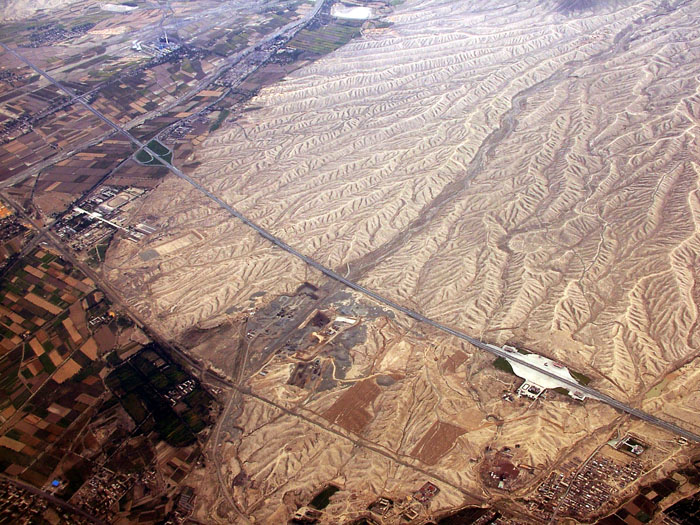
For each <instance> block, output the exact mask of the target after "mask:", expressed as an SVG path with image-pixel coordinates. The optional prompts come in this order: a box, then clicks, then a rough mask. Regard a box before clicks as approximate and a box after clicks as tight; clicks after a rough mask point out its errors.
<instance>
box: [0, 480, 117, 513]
mask: <svg viewBox="0 0 700 525" xmlns="http://www.w3.org/2000/svg"><path fill="white" fill-rule="evenodd" d="M0 478H1V479H4V480H5V481H9V482H10V483H14V484H15V485H17V486H19V487H22V488H23V489H24V490H26V491H27V492H31V493H32V494H36V495H37V496H41V497H43V498H46V499H47V500H49V501H50V502H51V503H53V504H55V505H58V506H59V507H63V508H64V509H66V510H69V511H70V512H73V513H75V514H78V515H80V516H82V517H83V518H86V519H88V520H90V521H91V522H93V523H95V524H97V525H107V524H106V523H105V522H104V521H102V520H101V519H99V518H96V517H95V516H93V515H92V514H89V513H87V512H85V511H84V510H83V509H81V508H79V507H76V506H75V505H71V504H70V503H68V502H66V501H63V500H62V499H60V498H57V497H56V496H54V495H53V494H51V493H50V492H46V491H44V490H41V489H38V488H36V487H35V486H34V485H30V484H28V483H24V482H22V481H18V480H16V479H14V478H11V477H8V476H5V475H4V474H0Z"/></svg>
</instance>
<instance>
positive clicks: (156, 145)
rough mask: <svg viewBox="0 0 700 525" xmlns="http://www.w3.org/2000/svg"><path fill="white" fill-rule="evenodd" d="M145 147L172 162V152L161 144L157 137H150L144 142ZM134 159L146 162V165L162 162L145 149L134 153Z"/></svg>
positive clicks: (157, 164) (156, 164) (155, 164)
mask: <svg viewBox="0 0 700 525" xmlns="http://www.w3.org/2000/svg"><path fill="white" fill-rule="evenodd" d="M146 147H147V148H148V149H150V150H151V151H153V153H155V154H156V155H157V157H159V158H161V159H164V160H165V161H166V162H172V160H173V152H172V151H170V149H169V148H168V147H166V146H164V145H163V144H161V143H160V142H159V141H158V140H157V139H152V140H151V141H150V142H149V143H148V144H146ZM136 160H137V161H139V162H140V163H141V164H146V165H147V166H159V165H161V164H162V162H161V161H160V160H158V158H154V157H153V155H151V154H150V153H149V152H148V151H146V150H145V149H141V150H139V152H138V153H137V154H136Z"/></svg>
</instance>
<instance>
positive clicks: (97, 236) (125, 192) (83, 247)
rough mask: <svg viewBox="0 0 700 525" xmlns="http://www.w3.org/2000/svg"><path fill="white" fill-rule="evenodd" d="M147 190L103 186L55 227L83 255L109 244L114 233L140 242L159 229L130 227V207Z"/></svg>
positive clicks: (140, 225)
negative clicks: (118, 232) (127, 210)
mask: <svg viewBox="0 0 700 525" xmlns="http://www.w3.org/2000/svg"><path fill="white" fill-rule="evenodd" d="M144 193H145V191H144V190H142V189H140V188H135V187H129V188H118V187H113V186H101V187H100V188H99V189H98V190H97V191H95V192H94V193H93V194H91V195H90V196H89V197H88V198H87V199H85V200H84V201H83V202H81V203H80V206H76V207H74V208H73V209H72V210H71V211H69V212H68V213H66V214H65V215H64V216H63V217H61V218H60V219H59V220H58V221H57V222H56V224H55V226H54V228H55V229H56V231H57V232H58V235H59V236H60V237H61V238H63V239H65V240H67V241H68V242H69V244H70V245H71V247H72V248H73V249H74V250H76V251H79V252H84V251H87V250H90V249H91V248H94V247H96V246H98V245H100V244H103V243H106V242H107V241H108V239H109V238H110V237H111V236H112V235H113V234H114V232H115V231H117V230H121V231H123V232H124V233H125V234H126V236H127V238H128V239H129V240H131V241H133V242H138V241H139V240H140V239H142V238H143V237H144V236H146V235H150V234H151V233H153V232H155V231H156V229H155V228H154V227H153V226H150V225H148V224H141V223H139V224H136V225H127V221H128V213H126V212H125V207H126V205H127V204H129V203H130V202H132V201H133V200H135V199H138V198H139V197H141V196H143V194H144Z"/></svg>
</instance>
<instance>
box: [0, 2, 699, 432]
mask: <svg viewBox="0 0 700 525" xmlns="http://www.w3.org/2000/svg"><path fill="white" fill-rule="evenodd" d="M323 3H324V0H317V1H316V7H315V9H314V11H312V13H313V14H312V13H310V14H309V15H311V16H309V15H307V17H305V20H306V21H308V20H310V18H311V17H312V16H315V13H318V11H319V10H320V9H321V7H322V6H323ZM297 24H299V23H297ZM285 27H287V26H285ZM297 27H300V26H299V25H295V26H294V28H297ZM283 29H284V28H283ZM280 31H281V30H280ZM0 46H2V48H3V49H5V51H7V52H8V53H10V54H12V55H14V56H15V57H16V58H17V59H18V60H20V61H22V62H24V63H25V64H27V65H28V66H29V67H30V68H32V69H33V70H34V71H35V72H36V73H38V74H39V75H42V76H43V77H44V78H46V79H47V80H48V81H49V82H51V83H52V84H54V85H55V86H57V87H58V88H59V89H61V90H62V91H64V92H65V93H66V94H68V95H70V96H71V97H73V96H74V93H73V92H72V91H71V90H70V89H68V88H66V87H65V86H63V85H62V84H61V83H60V82H58V81H57V80H56V79H55V78H53V77H51V76H50V75H49V74H48V73H46V72H45V71H43V70H41V69H39V68H38V67H37V66H35V65H34V64H33V63H32V62H30V61H29V60H27V59H26V58H24V57H23V56H22V55H20V54H19V53H17V52H16V51H15V50H14V49H12V48H10V47H8V46H7V45H6V44H4V43H2V42H0ZM76 100H77V101H78V102H79V103H80V104H82V105H83V106H85V108H86V109H88V110H89V111H90V112H92V113H93V114H94V115H95V116H97V117H98V118H99V119H100V120H102V121H103V122H105V123H106V124H108V125H109V126H110V127H112V128H113V129H114V130H115V131H117V132H118V133H120V134H122V135H123V136H125V137H126V138H127V139H128V140H129V141H131V142H132V143H133V144H134V145H136V146H137V147H138V148H143V149H145V150H146V151H147V152H148V153H150V154H151V155H153V157H154V158H156V157H158V154H157V153H156V152H154V151H153V150H151V149H150V148H148V147H147V146H146V145H145V144H144V143H142V142H141V141H140V140H138V139H137V138H135V137H134V136H133V135H132V134H131V133H129V132H128V131H127V130H125V129H123V128H122V127H121V126H119V125H118V124H116V123H115V122H113V121H112V120H111V119H109V118H108V117H106V116H105V115H104V114H102V113H101V112H100V111H98V110H96V109H95V108H93V107H92V106H91V105H90V104H88V103H87V102H86V101H85V100H83V99H81V98H77V99H76ZM158 158H159V157H158ZM160 160H161V162H162V163H163V164H164V165H165V166H166V167H167V168H168V169H169V170H170V171H171V172H172V173H173V174H174V175H176V176H177V177H179V178H181V179H182V180H184V181H186V182H187V183H189V184H190V185H191V186H192V187H193V188H195V189H196V190H197V191H199V192H200V193H202V194H203V195H205V196H206V197H207V198H208V199H209V200H211V201H212V202H214V203H216V204H217V205H219V206H220V207H221V208H223V209H224V210H226V211H227V212H228V213H229V214H231V215H232V216H233V217H235V218H237V219H238V220H240V221H241V222H242V223H243V224H245V225H246V226H248V227H249V228H251V229H252V230H254V231H255V232H257V233H258V234H259V235H260V236H261V237H263V238H264V239H266V240H267V241H269V242H270V243H272V244H273V245H275V246H277V247H278V248H281V249H282V250H284V251H286V252H287V253H289V254H291V255H293V256H294V257H297V258H298V259H300V260H302V261H303V262H304V263H305V264H307V265H308V266H310V267H312V268H315V269H316V270H318V271H319V272H321V273H322V274H324V275H326V276H327V277H329V278H331V279H333V280H335V281H337V282H339V283H342V284H344V285H345V286H347V287H348V288H351V289H353V290H355V291H357V292H360V293H361V294H363V295H365V296H367V297H369V298H371V299H373V300H374V301H376V302H378V303H380V304H383V305H386V306H388V307H390V308H392V309H394V310H397V311H399V312H402V313H403V314H405V315H407V316H408V317H410V318H411V319H414V320H416V321H418V322H420V323H423V324H426V325H429V326H432V327H433V328H436V329H437V330H440V331H441V332H444V333H446V334H449V335H452V336H454V337H457V338H459V339H461V340H463V341H466V342H468V343H470V344H471V345H473V346H475V347H477V348H480V349H481V350H484V351H486V352H488V353H490V354H492V355H494V356H497V357H503V358H507V359H509V360H510V361H513V362H516V363H518V364H520V365H522V366H525V367H528V368H530V369H532V370H536V371H538V372H540V373H542V374H544V375H546V376H549V377H552V378H554V379H556V380H557V381H559V382H560V383H562V384H563V385H566V386H567V387H570V388H571V389H576V390H579V391H581V392H583V393H584V394H586V395H587V396H588V397H591V398H594V399H597V400H599V401H601V402H603V403H606V404H608V405H610V406H612V407H613V408H615V409H617V410H619V411H621V412H625V413H627V414H630V415H632V416H634V417H637V418H639V419H641V420H643V421H647V422H648V423H651V424H652V425H655V426H657V427H659V428H662V429H664V430H667V431H669V432H672V433H674V434H676V435H678V436H682V437H684V438H686V439H688V440H690V441H695V442H698V443H700V435H698V434H695V433H693V432H691V431H689V430H686V429H683V428H681V427H679V426H678V425H676V424H674V423H671V422H669V421H665V420H662V419H660V418H658V417H656V416H653V415H651V414H648V413H646V412H644V411H643V410H640V409H638V408H634V407H632V406H629V405H627V404H625V403H623V402H621V401H618V400H617V399H614V398H612V397H610V396H608V395H606V394H603V393H601V392H598V391H597V390H595V389H594V388H591V387H588V386H583V385H580V384H578V383H576V382H574V381H569V380H566V379H564V378H562V377H560V376H558V375H556V374H553V373H552V372H550V371H549V370H547V369H544V368H539V367H537V366H535V365H533V364H531V363H529V362H527V361H524V360H522V359H519V358H518V357H517V356H514V355H513V354H512V353H510V352H506V351H504V350H502V349H501V348H499V347H497V346H494V345H491V344H488V343H485V342H483V341H481V340H479V339H476V338H475V337H472V336H470V335H468V334H466V333H464V332H462V331H460V330H457V329H455V328H451V327H449V326H447V325H444V324H442V323H440V322H438V321H435V320H433V319H430V318H428V317H425V316H424V315H422V314H421V313H419V312H416V311H415V310H411V309H410V308H407V307H405V306H402V305H400V304H398V303H396V302H394V301H392V300H391V299H388V298H386V297H384V296H382V295H380V294H379V293H377V292H375V291H373V290H370V289H368V288H365V287H364V286H362V285H360V284H358V283H356V282H354V281H351V280H349V279H347V278H345V277H343V276H342V275H341V274H339V273H337V272H335V271H333V270H332V269H330V268H328V267H326V266H324V265H323V264H321V263H319V262H318V261H316V260H314V259H312V258H311V257H309V256H307V255H304V254H303V253H301V252H299V251H298V250H296V249H295V248H294V247H292V246H291V245H289V244H287V243H286V242H284V241H283V240H282V239H280V238H279V237H276V236H275V235H273V234H272V233H270V232H268V231H267V230H265V229H264V228H262V227H261V226H258V225H257V224H255V223H254V222H252V221H251V220H250V219H248V218H247V217H246V216H244V215H243V214H241V213H240V212H239V211H238V210H236V209H235V208H233V207H232V206H230V205H229V204H227V203H226V202H224V201H223V200H222V199H221V198H219V197H218V196H217V195H215V194H213V193H212V192H210V191H209V190H207V189H206V188H205V187H203V186H202V185H201V184H199V183H198V182H197V181H195V180H194V179H192V178H191V177H190V176H188V175H186V174H185V173H183V172H182V171H181V170H180V169H179V168H177V167H175V166H173V165H172V164H170V163H169V162H168V161H166V160H165V159H160Z"/></svg>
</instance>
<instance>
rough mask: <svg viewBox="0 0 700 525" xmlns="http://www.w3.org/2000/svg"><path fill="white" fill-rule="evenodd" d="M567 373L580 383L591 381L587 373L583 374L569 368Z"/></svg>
mask: <svg viewBox="0 0 700 525" xmlns="http://www.w3.org/2000/svg"><path fill="white" fill-rule="evenodd" d="M569 373H570V374H571V375H572V376H573V377H574V379H575V380H576V381H578V382H579V383H581V384H582V385H584V386H585V385H587V384H588V383H590V382H591V378H590V377H588V376H587V375H584V374H582V373H580V372H574V371H573V370H569Z"/></svg>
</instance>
